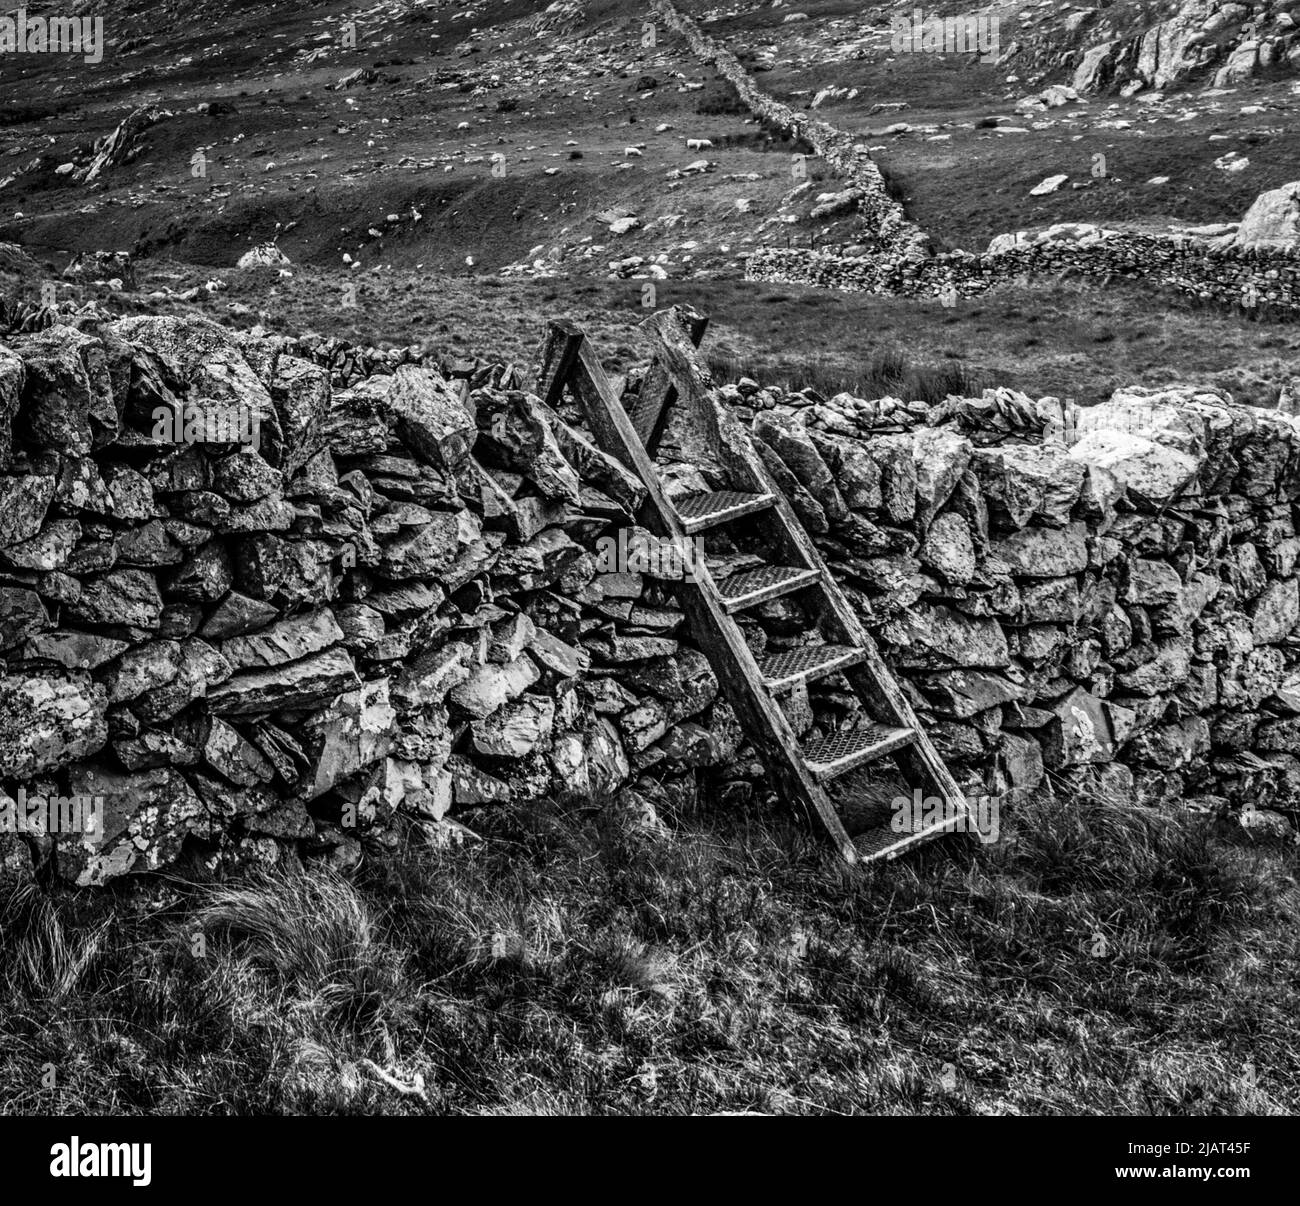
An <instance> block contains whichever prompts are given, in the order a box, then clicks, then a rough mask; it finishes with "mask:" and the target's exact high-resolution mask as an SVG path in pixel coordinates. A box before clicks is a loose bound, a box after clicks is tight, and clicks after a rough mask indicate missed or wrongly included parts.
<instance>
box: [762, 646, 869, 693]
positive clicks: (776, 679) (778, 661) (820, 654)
mask: <svg viewBox="0 0 1300 1206" xmlns="http://www.w3.org/2000/svg"><path fill="white" fill-rule="evenodd" d="M866 655H867V654H866V650H864V649H855V648H854V647H853V646H852V645H801V646H800V647H799V648H798V649H787V650H785V651H784V652H783V653H773V654H769V655H768V656H767V657H764V658H760V659H759V663H758V668H759V670H760V671H761V672H762V675H763V685H764V686H765V687H766V688H767V689H768V690H769V691H785V690H788V689H789V688H790V687H793V686H796V685H797V684H799V683H808V682H812V681H813V680H814V679H818V678H825V677H826V676H827V675H828V674H836V673H838V672H839V671H840V670H847V669H848V668H849V667H850V666H856V665H857V664H858V663H859V662H860V661H862V660H863V659H864V658H865V657H866Z"/></svg>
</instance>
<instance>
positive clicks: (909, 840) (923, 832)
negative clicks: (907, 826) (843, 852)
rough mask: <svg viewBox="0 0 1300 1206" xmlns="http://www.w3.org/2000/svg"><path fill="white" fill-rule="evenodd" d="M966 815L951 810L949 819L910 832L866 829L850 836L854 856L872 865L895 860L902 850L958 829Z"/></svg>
mask: <svg viewBox="0 0 1300 1206" xmlns="http://www.w3.org/2000/svg"><path fill="white" fill-rule="evenodd" d="M967 811H968V810H967ZM967 811H956V810H951V811H950V812H949V815H946V816H944V817H943V818H942V820H940V821H938V822H937V823H935V824H933V825H926V826H922V827H921V828H919V829H914V830H912V831H910V832H903V833H900V832H899V831H898V830H896V829H894V827H893V826H892V825H889V824H885V825H880V826H877V827H876V828H874V829H867V830H864V831H863V832H862V833H858V834H855V835H854V836H853V849H854V850H855V851H856V852H857V856H858V861H859V862H864V863H871V862H879V861H883V860H886V859H891V858H897V857H898V856H899V855H900V854H902V853H903V851H904V850H909V849H911V847H913V846H918V845H920V844H921V843H922V842H928V841H929V840H930V839H931V838H937V837H942V836H943V835H944V834H945V833H952V832H953V831H954V830H956V829H960V828H961V827H962V826H963V824H964V822H965V820H966V816H967Z"/></svg>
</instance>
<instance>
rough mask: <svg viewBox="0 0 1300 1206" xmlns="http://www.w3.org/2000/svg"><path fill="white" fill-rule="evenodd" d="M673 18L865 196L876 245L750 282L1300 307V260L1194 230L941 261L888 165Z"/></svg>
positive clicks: (758, 266)
mask: <svg viewBox="0 0 1300 1206" xmlns="http://www.w3.org/2000/svg"><path fill="white" fill-rule="evenodd" d="M652 7H653V8H654V11H655V12H656V13H658V14H659V15H660V16H661V17H662V18H663V20H664V21H665V23H666V24H667V25H668V26H669V27H670V28H672V29H673V30H675V31H677V32H678V33H680V34H681V35H682V36H683V37H684V38H685V39H686V41H687V43H688V44H689V45H690V47H691V50H692V52H693V53H694V54H695V55H696V56H697V57H698V58H699V59H700V60H701V61H703V62H706V63H710V64H712V65H713V66H714V67H715V68H716V70H717V71H718V72H719V73H720V74H721V75H722V76H724V77H725V78H726V79H727V80H729V81H730V82H731V84H732V85H733V86H734V87H735V89H736V91H737V92H738V93H739V94H740V97H741V99H742V100H743V101H744V102H745V104H746V105H747V106H748V108H749V109H750V111H751V112H752V113H753V114H754V116H755V117H757V118H759V119H760V120H762V121H765V122H769V123H771V124H772V125H774V126H777V127H779V128H780V129H782V130H784V131H786V132H787V133H789V134H790V135H792V136H794V137H799V138H802V139H804V140H805V141H807V142H808V143H809V144H810V145H811V146H812V147H813V149H814V150H815V151H816V153H817V154H818V155H820V156H821V157H822V158H823V159H824V160H825V161H826V162H827V163H828V164H829V165H830V166H831V168H833V169H834V170H835V172H836V173H837V174H839V175H840V176H841V177H843V179H844V180H845V182H846V184H847V185H848V187H849V188H850V189H852V190H854V191H855V192H857V193H859V194H860V196H859V197H858V200H857V205H858V212H859V215H860V217H861V221H862V226H863V229H864V233H865V234H866V235H868V236H870V237H871V238H872V239H874V240H875V241H876V242H877V243H878V250H876V251H874V252H873V253H872V254H870V255H866V256H856V255H855V256H849V255H845V254H843V253H842V252H840V251H837V250H834V249H828V248H822V249H815V248H763V249H759V250H757V251H753V252H749V253H748V254H747V255H746V256H745V277H746V279H747V280H755V281H768V282H772V283H779V284H801V285H815V286H818V287H821V288H832V289H842V290H846V291H851V292H866V293H887V294H896V295H902V296H908V297H944V296H954V295H955V296H956V297H976V296H978V295H979V294H981V293H983V292H985V291H986V290H988V289H990V288H992V287H994V286H995V285H998V284H1001V283H1004V282H1007V281H1016V280H1023V279H1025V278H1026V277H1030V276H1035V275H1054V274H1059V273H1062V272H1068V273H1070V274H1073V275H1076V276H1084V277H1091V278H1095V279H1103V280H1104V279H1109V278H1111V277H1115V276H1123V277H1126V278H1130V279H1140V280H1144V281H1147V282H1150V283H1152V284H1155V285H1158V286H1162V287H1167V288H1171V289H1175V290H1177V291H1179V292H1181V293H1186V294H1189V295H1191V296H1193V297H1196V298H1198V299H1199V300H1201V301H1204V302H1207V303H1211V304H1217V305H1223V306H1228V307H1244V308H1246V309H1251V310H1254V311H1255V312H1257V313H1260V314H1263V315H1281V316H1286V317H1291V316H1294V315H1295V314H1296V313H1297V312H1300V257H1297V256H1296V255H1295V254H1293V253H1290V252H1285V251H1276V250H1257V249H1241V248H1227V249H1222V250H1220V249H1216V248H1211V247H1209V246H1207V245H1206V243H1204V242H1203V241H1200V240H1197V239H1193V238H1190V237H1184V236H1177V235H1170V236H1154V235H1136V234H1116V235H1113V236H1112V237H1110V238H1108V239H1105V240H1102V241H1100V242H1094V243H1089V244H1086V245H1077V244H1073V243H1041V244H1036V245H1030V246H1022V247H1016V248H1012V249H1010V250H1007V251H1000V252H996V253H993V254H973V253H970V252H964V251H959V252H953V253H949V254H946V255H939V256H934V255H931V252H930V241H929V238H928V236H927V235H926V233H925V232H924V231H923V230H922V229H921V228H920V227H918V226H917V225H916V224H915V223H913V222H911V221H909V220H908V219H907V217H906V215H905V214H904V212H903V208H902V206H901V205H899V204H898V202H896V201H894V200H893V198H891V197H890V196H889V194H888V191H887V190H886V187H885V180H884V177H883V175H882V174H881V172H880V168H879V167H878V166H877V165H876V163H875V161H874V160H873V159H872V158H871V155H870V152H869V151H868V150H867V148H866V147H865V146H863V145H862V144H861V143H860V142H858V141H857V140H856V139H854V137H853V136H852V135H850V134H848V133H845V132H844V131H842V130H837V129H836V128H835V127H834V126H832V125H830V124H829V123H828V122H825V121H821V120H814V119H813V118H811V117H809V116H808V115H807V114H806V113H802V112H799V111H798V110H795V109H793V108H791V107H790V106H789V105H786V104H783V103H782V102H780V101H778V100H775V99H774V98H772V97H770V96H768V95H766V94H765V93H764V92H763V91H762V90H761V89H760V88H759V87H758V85H757V84H756V83H755V81H754V79H753V77H752V76H751V75H750V74H749V73H748V72H747V71H746V70H745V69H744V67H742V66H741V64H740V62H739V61H738V60H737V59H736V57H735V56H734V55H732V54H731V52H730V51H728V50H727V49H726V48H725V47H724V46H722V45H721V44H720V43H718V42H716V41H715V40H714V39H712V38H710V37H708V35H706V34H705V33H703V31H702V30H701V29H700V28H699V26H698V25H697V24H696V23H695V22H694V21H693V20H691V18H690V17H688V16H686V15H684V14H682V13H680V12H678V10H677V9H675V8H674V7H673V5H672V4H671V2H670V0H653V4H652Z"/></svg>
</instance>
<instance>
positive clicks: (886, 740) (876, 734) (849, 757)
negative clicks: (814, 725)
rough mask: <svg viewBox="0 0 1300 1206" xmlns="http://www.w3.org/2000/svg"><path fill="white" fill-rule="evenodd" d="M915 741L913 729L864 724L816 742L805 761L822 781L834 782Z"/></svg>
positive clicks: (812, 744) (804, 755)
mask: <svg viewBox="0 0 1300 1206" xmlns="http://www.w3.org/2000/svg"><path fill="white" fill-rule="evenodd" d="M914 737H915V733H914V731H913V730H912V729H906V728H891V727H890V726H889V725H884V724H861V725H857V726H855V727H854V728H851V729H841V730H840V731H839V732H838V733H832V734H831V735H830V736H829V737H822V738H820V739H819V740H817V741H814V742H812V743H811V744H809V746H808V747H807V748H806V749H805V750H804V752H803V760H804V762H806V763H807V764H808V769H809V770H810V771H812V773H813V774H814V775H816V776H817V777H818V778H819V779H833V778H834V777H835V776H836V775H842V774H844V773H845V772H846V771H850V770H852V769H853V768H854V767H855V766H861V765H862V764H863V763H865V762H873V761H874V760H875V759H877V758H883V757H884V756H885V755H886V754H888V753H891V752H892V751H893V750H896V749H898V748H899V747H900V746H904V745H910V744H911V743H912V740H913V738H914Z"/></svg>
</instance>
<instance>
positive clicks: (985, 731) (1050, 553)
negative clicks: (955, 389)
mask: <svg viewBox="0 0 1300 1206" xmlns="http://www.w3.org/2000/svg"><path fill="white" fill-rule="evenodd" d="M724 392H725V393H726V394H727V395H728V396H729V398H730V400H731V402H732V404H733V405H735V406H737V407H739V408H740V409H741V412H742V413H743V414H744V415H746V416H747V417H750V418H751V420H752V424H753V431H754V433H755V436H756V438H757V439H758V440H759V441H760V447H761V450H762V451H763V452H764V456H765V459H766V460H767V461H768V463H769V466H771V467H773V469H774V472H776V473H777V475H778V478H779V480H781V481H782V484H783V486H784V488H785V489H786V490H787V492H788V493H789V494H790V497H791V499H792V502H793V505H794V506H795V509H796V510H797V511H798V512H799V513H800V515H801V517H802V518H803V521H804V523H805V524H806V525H807V527H808V528H809V530H810V531H812V532H814V533H815V534H816V536H817V539H818V541H819V543H820V546H821V548H822V550H823V552H824V553H825V555H826V557H827V558H828V560H829V561H830V563H831V564H832V566H833V568H834V570H835V573H836V575H837V578H838V579H839V580H840V581H841V582H842V583H843V584H844V585H845V587H846V589H847V590H848V592H849V593H850V595H851V597H852V598H854V599H855V600H856V601H857V605H858V607H859V609H860V611H861V613H862V614H863V616H864V618H865V619H866V622H867V625H868V627H869V628H870V629H871V630H872V631H873V633H874V634H875V636H876V638H877V640H878V641H879V643H880V645H881V648H882V652H883V653H884V656H885V659H886V661H887V662H888V663H889V664H890V665H891V666H893V667H894V668H895V669H896V670H898V671H900V672H901V676H902V679H903V682H904V684H905V686H906V689H907V690H908V692H909V694H910V696H911V698H912V701H913V703H914V705H915V706H916V708H917V710H918V713H919V715H920V716H921V717H922V719H923V720H924V721H925V723H926V724H927V726H928V727H929V728H930V731H931V732H932V734H933V735H934V737H935V740H936V743H937V745H938V746H939V748H940V750H941V751H942V752H943V753H944V755H945V756H946V757H947V758H948V759H949V760H950V761H951V763H952V764H953V766H954V768H955V769H956V770H957V772H958V776H959V778H960V779H961V780H963V781H964V782H965V783H966V784H967V785H968V787H969V788H970V790H972V791H976V792H990V793H994V794H995V795H996V796H997V797H999V798H1005V797H1006V795H1007V793H1010V797H1011V798H1012V799H1014V798H1015V797H1016V796H1017V795H1019V794H1020V793H1023V792H1025V791H1029V790H1033V789H1035V788H1037V787H1039V786H1040V785H1041V784H1042V783H1043V782H1044V779H1045V777H1046V778H1047V779H1048V780H1051V781H1053V783H1054V786H1055V787H1057V788H1058V789H1064V790H1066V791H1091V792H1104V793H1106V794H1108V795H1111V796H1114V797H1117V798H1121V799H1130V800H1141V801H1144V802H1148V803H1159V802H1169V803H1172V802H1177V801H1185V802H1188V803H1191V804H1193V805H1196V806H1200V807H1204V808H1207V809H1228V808H1230V807H1234V806H1241V805H1246V806H1247V807H1248V809H1249V816H1250V818H1251V819H1253V820H1259V819H1260V818H1263V822H1264V823H1269V824H1273V825H1276V826H1277V827H1278V828H1279V829H1281V830H1283V831H1285V832H1288V833H1290V832H1293V827H1292V823H1293V822H1294V820H1295V816H1296V811H1297V809H1298V808H1300V758H1297V754H1298V753H1300V578H1298V577H1297V568H1298V562H1300V536H1298V535H1297V527H1296V524H1297V519H1298V518H1300V511H1298V510H1297V502H1298V501H1300V500H1298V496H1297V490H1298V489H1300V423H1298V422H1297V420H1296V419H1294V418H1293V417H1291V416H1288V415H1284V414H1280V413H1278V412H1276V411H1267V410H1257V409H1253V408H1250V407H1243V406H1237V405H1234V404H1233V403H1232V402H1231V400H1230V398H1228V397H1227V396H1226V395H1221V394H1215V393H1206V392H1198V391H1197V390H1194V389H1189V388H1178V389H1170V390H1163V391H1156V390H1150V389H1144V388H1131V389H1125V390H1120V391H1117V392H1116V393H1115V395H1114V396H1113V397H1112V398H1111V399H1110V400H1109V401H1108V402H1106V403H1104V404H1102V405H1099V406H1096V407H1091V408H1086V409H1079V408H1074V407H1070V406H1066V405H1063V404H1062V403H1061V402H1060V401H1059V400H1057V399H1055V398H1042V399H1037V400H1034V399H1031V398H1029V397H1027V396H1025V395H1023V394H1019V393H1016V392H1015V391H1011V390H1007V389H998V390H987V391H985V393H984V395H983V397H981V398H978V399H959V398H950V399H948V400H947V401H946V402H944V403H942V404H939V405H937V406H927V405H926V404H924V403H921V402H913V403H910V404H905V403H903V402H902V401H900V400H897V399H878V400H874V401H868V400H862V399H855V398H852V397H850V396H848V395H837V396H836V397H835V398H832V399H829V400H826V399H820V398H817V397H816V396H815V395H812V394H811V393H808V394H795V395H782V394H780V393H778V392H776V391H769V390H762V389H760V388H759V387H758V385H757V383H755V382H752V381H747V382H745V383H744V385H743V387H737V386H727V387H724ZM1265 814H1267V816H1266V815H1265Z"/></svg>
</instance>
